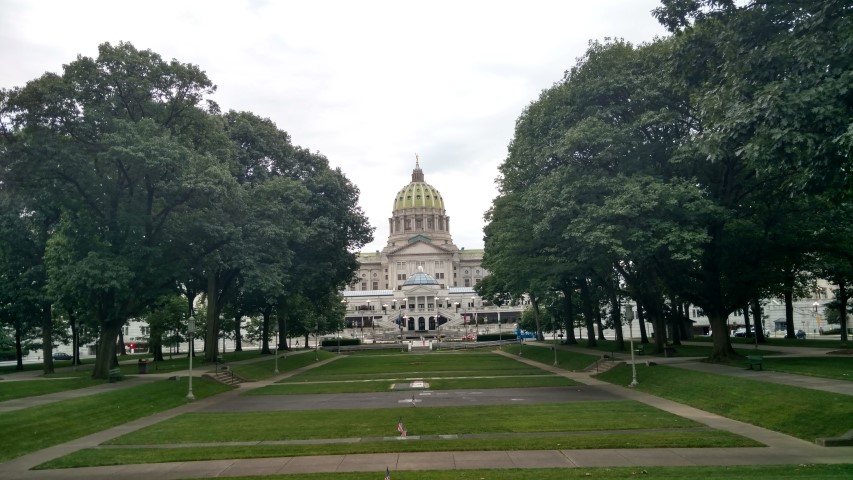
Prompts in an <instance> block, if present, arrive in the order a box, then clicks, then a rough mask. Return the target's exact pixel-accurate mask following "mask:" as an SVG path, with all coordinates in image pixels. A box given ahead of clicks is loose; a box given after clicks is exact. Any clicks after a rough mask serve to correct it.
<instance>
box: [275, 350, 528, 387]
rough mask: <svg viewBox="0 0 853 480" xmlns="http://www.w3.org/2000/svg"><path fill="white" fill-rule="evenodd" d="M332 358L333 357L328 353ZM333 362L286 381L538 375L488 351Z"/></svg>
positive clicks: (356, 357) (355, 357)
mask: <svg viewBox="0 0 853 480" xmlns="http://www.w3.org/2000/svg"><path fill="white" fill-rule="evenodd" d="M329 355H334V354H329ZM341 357H342V361H335V362H331V363H328V364H326V365H323V366H322V367H319V368H315V369H312V370H309V371H306V372H303V373H301V374H299V375H295V376H293V377H291V378H289V379H287V380H285V381H286V382H288V383H291V382H318V381H341V380H370V379H399V380H402V379H407V378H425V377H430V378H438V377H465V376H484V375H487V376H506V375H509V376H517V375H541V374H542V371H541V370H540V369H538V368H535V367H531V366H528V365H525V364H523V363H519V362H516V361H514V360H512V359H509V358H505V357H502V356H500V355H496V354H494V353H492V352H489V351H482V350H477V351H458V350H457V351H447V352H444V351H442V352H432V353H427V354H412V353H405V354H400V353H397V354H395V355H368V354H360V355H352V356H349V355H342V356H341Z"/></svg>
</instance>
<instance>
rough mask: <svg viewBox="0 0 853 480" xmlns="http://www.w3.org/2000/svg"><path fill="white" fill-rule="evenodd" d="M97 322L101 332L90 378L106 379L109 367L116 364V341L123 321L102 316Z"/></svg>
mask: <svg viewBox="0 0 853 480" xmlns="http://www.w3.org/2000/svg"><path fill="white" fill-rule="evenodd" d="M98 323H99V325H100V327H101V328H100V330H101V332H100V338H99V339H98V343H97V345H96V349H95V355H96V356H95V368H94V369H92V378H101V379H104V380H106V379H107V378H109V373H110V369H111V368H113V367H116V366H118V360H117V359H116V342H117V341H118V337H119V333H121V329H122V326H124V321H122V320H117V319H105V318H102V319H100V320H99V322H98Z"/></svg>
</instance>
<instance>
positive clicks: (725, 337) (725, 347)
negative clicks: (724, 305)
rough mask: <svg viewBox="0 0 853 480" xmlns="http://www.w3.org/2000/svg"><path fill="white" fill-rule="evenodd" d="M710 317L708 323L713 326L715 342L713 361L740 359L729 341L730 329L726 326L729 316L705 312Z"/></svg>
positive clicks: (712, 335) (712, 337) (712, 334)
mask: <svg viewBox="0 0 853 480" xmlns="http://www.w3.org/2000/svg"><path fill="white" fill-rule="evenodd" d="M705 313H706V314H707V315H708V321H709V323H710V324H711V339H712V340H713V342H714V351H713V352H712V353H711V357H710V358H711V360H712V361H714V362H727V361H729V360H732V359H734V358H736V357H738V354H737V353H735V351H734V349H733V348H732V344H731V339H729V329H728V325H727V324H726V322H727V320H728V314H724V313H721V312H708V311H706V312H705Z"/></svg>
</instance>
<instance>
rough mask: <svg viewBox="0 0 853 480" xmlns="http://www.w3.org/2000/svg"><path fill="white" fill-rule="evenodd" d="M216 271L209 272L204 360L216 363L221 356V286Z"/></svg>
mask: <svg viewBox="0 0 853 480" xmlns="http://www.w3.org/2000/svg"><path fill="white" fill-rule="evenodd" d="M216 280H217V277H216V272H211V273H208V274H207V328H206V329H205V331H206V335H205V337H204V360H205V361H206V362H210V363H214V362H216V359H217V358H218V357H219V342H218V341H217V340H219V309H220V308H221V306H220V305H219V288H218V285H217V281H216Z"/></svg>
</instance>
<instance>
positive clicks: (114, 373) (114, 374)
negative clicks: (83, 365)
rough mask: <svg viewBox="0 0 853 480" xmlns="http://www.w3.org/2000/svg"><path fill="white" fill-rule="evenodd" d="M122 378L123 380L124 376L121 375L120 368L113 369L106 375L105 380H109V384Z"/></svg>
mask: <svg viewBox="0 0 853 480" xmlns="http://www.w3.org/2000/svg"><path fill="white" fill-rule="evenodd" d="M122 378H124V375H122V374H121V369H120V368H113V369H111V370H110V371H109V373H107V380H109V382H110V383H113V382H117V381H119V380H121V379H122Z"/></svg>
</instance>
